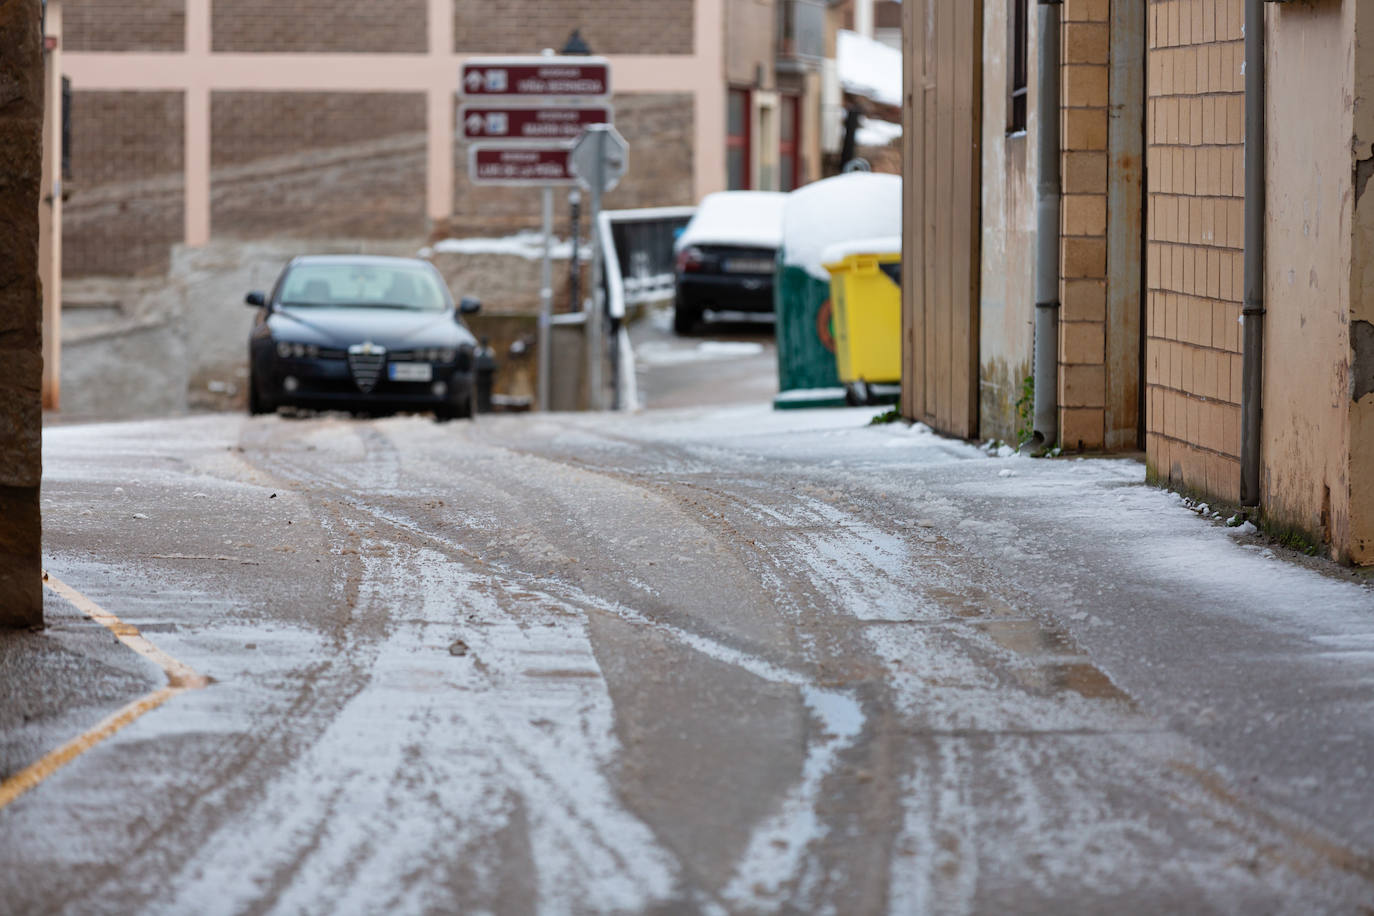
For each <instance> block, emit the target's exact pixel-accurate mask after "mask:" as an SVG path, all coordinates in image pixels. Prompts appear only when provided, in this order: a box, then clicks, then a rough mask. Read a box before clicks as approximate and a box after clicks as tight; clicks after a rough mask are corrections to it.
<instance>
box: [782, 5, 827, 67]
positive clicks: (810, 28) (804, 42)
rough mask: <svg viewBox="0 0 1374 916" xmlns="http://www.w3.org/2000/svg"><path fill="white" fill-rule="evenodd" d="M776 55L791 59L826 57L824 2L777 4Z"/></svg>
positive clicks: (818, 58)
mask: <svg viewBox="0 0 1374 916" xmlns="http://www.w3.org/2000/svg"><path fill="white" fill-rule="evenodd" d="M778 56H779V57H780V58H783V59H792V60H820V59H822V58H823V57H825V0H781V2H779V3H778Z"/></svg>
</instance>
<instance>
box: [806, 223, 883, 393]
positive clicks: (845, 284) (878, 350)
mask: <svg viewBox="0 0 1374 916" xmlns="http://www.w3.org/2000/svg"><path fill="white" fill-rule="evenodd" d="M822 263H824V265H825V269H826V270H828V271H829V272H830V303H831V308H832V309H833V316H834V322H835V323H834V327H835V361H836V363H837V364H838V366H839V371H840V381H841V382H843V383H844V384H845V387H846V388H847V389H848V391H849V395H850V400H851V401H854V402H858V403H868V402H871V401H873V400H874V399H875V398H874V395H875V394H879V395H881V393H882V389H885V388H888V387H889V386H892V385H899V384H900V383H901V380H902V291H901V288H900V287H899V286H898V281H899V279H900V277H901V265H902V240H901V239H900V238H890V239H887V238H884V239H865V240H862V241H856V242H845V243H842V244H839V245H831V246H830V247H829V248H827V249H826V250H825V252H824V254H823V255H822ZM875 386H877V388H876V389H875ZM880 399H881V398H880Z"/></svg>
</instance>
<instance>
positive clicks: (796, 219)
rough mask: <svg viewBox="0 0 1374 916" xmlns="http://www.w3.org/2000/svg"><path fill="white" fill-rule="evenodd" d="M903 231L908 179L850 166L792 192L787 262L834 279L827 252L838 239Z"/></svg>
mask: <svg viewBox="0 0 1374 916" xmlns="http://www.w3.org/2000/svg"><path fill="white" fill-rule="evenodd" d="M901 234H902V179H901V177H900V176H898V175H883V174H879V173H876V172H850V173H849V174H847V175H836V176H835V177H834V178H826V179H824V180H822V181H817V182H813V183H811V184H808V185H805V186H803V187H800V188H798V189H797V190H795V191H793V192H792V193H791V194H789V195H787V206H786V207H785V208H784V209H783V212H782V262H783V265H784V266H788V267H800V268H802V269H803V270H805V271H806V272H807V273H809V274H810V275H811V276H813V277H815V278H816V279H818V280H824V281H825V282H827V283H829V282H830V273H829V272H828V271H827V270H826V269H825V267H824V266H823V265H824V260H823V258H822V255H823V254H825V252H826V249H828V248H829V247H830V246H831V245H834V244H835V243H837V242H850V241H854V240H858V239H874V238H888V237H891V236H894V235H898V236H899V235H901Z"/></svg>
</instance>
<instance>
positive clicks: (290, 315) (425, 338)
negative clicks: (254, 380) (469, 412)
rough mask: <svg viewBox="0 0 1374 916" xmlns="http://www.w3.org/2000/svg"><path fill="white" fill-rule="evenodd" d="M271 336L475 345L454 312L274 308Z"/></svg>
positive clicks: (406, 345) (322, 342)
mask: <svg viewBox="0 0 1374 916" xmlns="http://www.w3.org/2000/svg"><path fill="white" fill-rule="evenodd" d="M267 323H268V326H269V327H270V328H271V330H272V336H273V337H280V338H282V339H285V340H290V341H292V342H295V343H305V344H315V345H316V346H321V347H340V348H344V347H349V346H352V345H353V344H359V343H365V342H371V343H374V344H377V345H379V346H383V347H386V348H387V349H389V350H397V349H410V348H412V347H457V346H461V345H463V344H475V343H476V339H475V338H473V336H472V333H471V332H470V331H469V330H468V329H467V328H465V327H463V326H462V325H461V324H459V323H458V322H457V321H455V320H454V318H453V312H450V311H443V312H412V311H404V310H402V309H369V308H320V307H316V306H312V307H309V308H290V307H282V306H278V307H277V308H276V309H275V310H274V311H273V312H272V315H271V316H270V317H269V318H268V319H267Z"/></svg>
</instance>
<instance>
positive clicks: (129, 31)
mask: <svg viewBox="0 0 1374 916" xmlns="http://www.w3.org/2000/svg"><path fill="white" fill-rule="evenodd" d="M63 7H64V10H63V19H64V34H63V36H62V38H61V52H62V61H61V71H62V73H63V74H65V75H66V76H67V77H68V78H69V79H70V85H71V89H72V92H71V104H70V123H71V131H70V150H69V152H70V163H71V169H70V171H71V175H70V180H69V181H68V182H67V184H66V189H67V195H66V196H67V203H66V207H65V208H64V212H63V218H62V220H61V234H60V248H61V254H62V257H61V264H62V267H61V271H62V275H63V277H64V279H65V281H66V283H65V293H64V297H63V300H62V302H63V306H64V308H65V309H66V310H67V311H68V313H69V321H68V323H67V327H68V328H69V333H68V334H67V335H65V337H64V340H63V342H62V346H63V347H65V348H66V349H67V350H69V354H68V355H69V357H71V358H69V359H68V360H66V365H65V366H64V368H63V370H62V375H63V376H65V377H66V380H67V386H66V387H67V391H66V394H67V396H68V397H67V400H66V403H65V405H64V406H68V407H71V408H72V409H73V410H74V411H75V412H77V413H86V414H91V415H110V414H111V413H123V412H127V408H125V407H124V405H130V404H137V405H138V410H137V411H136V412H141V413H160V412H165V411H167V410H176V409H179V408H184V407H185V406H186V405H187V403H188V402H187V395H186V393H185V392H187V391H189V392H191V393H192V395H193V396H195V397H202V401H195V400H194V399H193V401H192V403H196V404H199V405H200V406H223V407H227V406H232V403H231V401H230V400H226V399H224V398H221V399H219V400H213V399H212V400H209V401H205V400H204V399H203V398H204V396H205V395H206V390H207V387H208V388H209V389H211V390H214V391H228V392H230V393H231V394H232V393H233V392H234V391H236V390H237V391H238V392H239V394H241V386H240V385H237V384H236V382H235V377H236V376H235V373H239V376H241V370H242V362H243V354H242V352H241V351H242V346H241V342H240V341H239V340H238V339H237V334H238V332H237V328H238V325H239V324H241V323H242V322H241V321H238V320H237V319H239V318H242V317H243V316H242V315H241V314H238V315H233V316H232V317H229V314H230V313H227V312H225V311H224V310H225V309H226V308H227V307H228V306H229V305H231V304H232V302H233V301H234V298H235V297H237V298H241V297H242V291H241V289H246V288H252V287H261V286H264V285H266V284H267V283H269V282H270V280H271V276H272V275H273V274H274V273H275V271H276V270H278V269H279V268H280V265H281V263H282V262H283V261H284V260H285V258H286V257H289V256H290V254H292V253H295V252H298V251H302V250H307V249H314V250H334V251H350V250H369V251H374V252H378V253H395V254H414V253H415V252H416V251H418V250H421V249H422V248H423V247H424V246H426V245H430V244H432V243H434V242H435V241H436V240H440V239H448V238H459V239H501V238H505V237H508V236H511V235H513V234H516V233H519V232H522V231H526V230H533V229H537V228H538V227H539V225H540V222H541V211H540V195H539V194H538V193H537V192H536V191H534V190H526V189H516V188H505V187H490V186H482V187H475V186H473V185H472V183H471V182H469V180H468V177H467V159H468V147H467V144H466V143H465V141H463V140H462V139H461V137H456V136H455V128H456V126H457V117H456V115H457V108H458V105H459V104H460V102H461V99H460V97H459V95H458V90H459V87H458V79H459V74H460V73H461V69H462V65H463V62H464V61H465V60H468V59H470V58H472V57H474V56H481V55H502V56H505V55H529V54H538V53H540V52H541V51H543V50H544V49H546V48H551V49H560V48H562V47H563V46H564V44H565V43H566V42H568V41H569V40H570V36H571V35H572V33H573V32H574V31H576V32H577V33H578V35H579V36H580V38H581V39H582V41H583V42H584V43H585V45H586V46H587V47H588V48H589V49H590V50H591V51H592V52H593V53H595V54H598V55H602V56H605V57H607V58H608V59H609V60H610V63H611V68H612V87H613V100H612V104H613V106H614V119H615V124H616V127H617V128H618V129H619V131H620V132H621V133H622V134H623V135H624V136H625V138H626V140H627V141H628V142H629V145H630V168H629V171H628V173H627V174H626V176H625V177H624V179H623V180H622V181H621V183H620V185H619V187H617V188H616V189H615V190H614V191H613V192H611V193H610V194H609V195H608V196H607V199H606V201H605V206H606V207H608V208H612V209H626V208H637V207H659V206H674V205H688V204H693V203H695V202H696V201H697V200H699V199H700V198H701V197H702V196H703V195H705V194H707V193H710V192H711V191H715V190H720V189H724V188H726V187H750V188H760V189H788V188H791V187H794V186H796V185H798V184H801V183H804V182H806V181H810V180H813V179H815V178H817V177H819V176H820V169H821V160H822V130H821V124H822V117H823V111H822V101H823V100H822V96H823V92H824V87H825V85H826V83H825V78H826V66H827V63H826V53H827V48H828V47H831V46H833V28H832V23H831V21H830V7H829V4H828V2H827V0H662V2H656V3H646V2H643V0H607V2H602V3H597V4H586V3H581V2H577V0H510V2H503V3H499V4H491V3H484V2H479V0H367V2H353V0H350V2H342V3H340V2H329V3H321V2H318V0H281V2H277V0H272V2H269V0H150V2H146V3H136V4H130V3H118V2H112V0H64V2H63ZM831 56H833V53H832V55H831ZM832 69H833V62H832ZM832 76H833V74H832ZM836 116H837V117H838V115H836ZM555 221H556V225H557V226H558V231H559V235H560V236H563V237H566V236H567V235H568V234H569V232H570V228H571V225H570V224H571V221H572V206H571V203H570V201H569V196H568V195H567V194H562V193H560V194H558V195H556V211H555ZM586 232H587V229H586V222H585V218H584V220H583V222H582V234H583V237H584V238H585V236H586ZM449 260H450V261H453V260H455V259H454V258H450V259H449ZM470 266H471V269H470V270H465V269H463V268H462V266H461V265H459V266H455V265H453V264H449V265H446V266H445V268H444V269H445V272H446V274H449V275H450V279H451V280H455V281H457V282H460V283H463V284H464V285H465V286H466V284H467V283H468V281H470V282H471V284H472V286H470V287H467V288H466V289H465V291H471V292H473V293H475V294H477V295H479V296H481V297H483V298H484V299H486V300H487V301H488V302H493V303H496V304H497V306H498V308H497V310H498V311H499V310H501V309H502V308H507V307H513V306H508V304H510V303H519V302H525V303H526V305H527V309H528V311H530V312H531V313H532V312H534V311H535V310H536V308H537V302H538V297H539V289H538V281H537V279H531V276H532V274H531V273H530V272H529V271H524V270H519V269H507V268H509V267H510V266H511V265H507V264H495V263H482V264H476V263H475V262H474V263H473V264H472V265H470ZM517 266H518V265H517ZM566 286H567V284H564V287H566ZM235 290H240V291H238V292H237V293H235V292H234V291H235ZM559 304H560V307H567V306H568V305H569V303H565V302H562V300H560V303H559ZM216 310H218V312H219V313H220V314H216ZM59 317H60V316H59ZM54 326H55V325H54ZM154 353H159V354H162V355H161V356H160V357H159V359H160V361H161V362H163V363H164V364H165V365H167V366H168V367H171V368H170V369H169V372H167V373H163V374H162V375H163V376H165V377H161V376H158V375H157V373H153V372H151V371H149V370H148V369H147V367H148V366H150V365H152V363H151V362H150V359H149V358H148V357H150V356H151V354H154ZM54 365H56V362H55V361H54ZM112 371H115V372H117V373H118V375H119V378H120V379H121V381H122V382H127V383H128V387H127V390H120V389H119V388H118V387H117V386H115V387H111V386H105V385H97V384H94V383H93V382H94V379H96V378H98V377H108V376H109V375H110V373H111V372H112ZM140 373H143V374H144V376H146V377H140ZM54 375H55V374H54ZM57 383H58V379H57V378H56V376H55V377H54V379H53V387H54V390H55V389H56V385H57ZM50 406H55V401H54V402H51V403H50Z"/></svg>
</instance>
